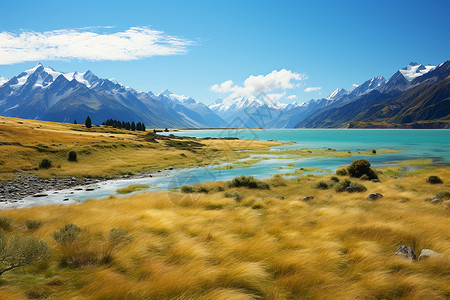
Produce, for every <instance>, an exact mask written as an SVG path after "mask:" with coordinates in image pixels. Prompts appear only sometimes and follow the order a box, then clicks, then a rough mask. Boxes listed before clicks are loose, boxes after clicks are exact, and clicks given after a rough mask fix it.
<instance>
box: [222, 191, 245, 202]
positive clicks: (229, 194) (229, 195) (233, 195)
mask: <svg viewBox="0 0 450 300" xmlns="http://www.w3.org/2000/svg"><path fill="white" fill-rule="evenodd" d="M224 196H225V198H234V200H236V202H240V201H241V200H242V199H244V195H242V194H241V193H239V192H226V193H225V195H224Z"/></svg>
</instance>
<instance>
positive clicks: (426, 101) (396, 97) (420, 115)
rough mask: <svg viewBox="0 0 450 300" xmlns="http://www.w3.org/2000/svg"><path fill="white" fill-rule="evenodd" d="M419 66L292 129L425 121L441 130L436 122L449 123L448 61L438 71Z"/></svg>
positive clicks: (449, 72)
mask: <svg viewBox="0 0 450 300" xmlns="http://www.w3.org/2000/svg"><path fill="white" fill-rule="evenodd" d="M420 66H422V65H418V64H416V63H411V64H409V65H408V66H406V67H405V68H403V69H401V70H399V71H397V72H396V73H394V75H392V77H391V78H390V79H389V80H388V81H387V82H386V83H385V84H381V85H379V86H378V87H377V88H376V89H373V90H372V91H370V92H369V93H365V94H363V95H362V96H359V97H356V98H355V99H354V100H353V101H352V102H350V103H347V104H345V105H343V106H340V107H332V108H330V109H326V110H320V111H316V112H315V113H313V114H311V115H309V116H308V117H307V118H304V119H303V120H301V121H300V122H299V123H297V124H296V126H295V127H348V124H352V125H351V126H350V127H355V126H356V125H355V124H359V125H360V126H364V127H367V126H365V125H364V123H370V124H372V125H373V124H376V123H377V122H378V123H383V124H384V125H383V127H386V126H387V125H386V124H392V126H395V127H402V126H401V125H400V124H407V123H408V124H409V123H417V122H421V121H427V122H428V124H432V123H433V124H436V125H435V126H438V127H439V128H441V127H442V126H443V125H442V124H440V123H439V122H438V121H442V120H450V77H449V76H450V61H446V62H445V63H442V64H440V65H439V66H437V67H434V66H433V67H431V66H429V67H428V68H427V67H420ZM403 71H404V72H403ZM405 73H406V75H404V74H405ZM418 74H420V75H418ZM405 76H407V77H405ZM358 122H359V123H358ZM373 126H375V125H373ZM417 126H419V125H417ZM403 127H407V126H406V125H405V126H403ZM444 127H445V126H444ZM415 128H422V127H415ZM423 128H429V127H426V126H424V127H423Z"/></svg>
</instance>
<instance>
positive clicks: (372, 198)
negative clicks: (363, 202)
mask: <svg viewBox="0 0 450 300" xmlns="http://www.w3.org/2000/svg"><path fill="white" fill-rule="evenodd" d="M380 198H383V195H381V194H380V193H372V194H370V195H369V196H368V197H367V200H369V201H375V200H377V199H380Z"/></svg>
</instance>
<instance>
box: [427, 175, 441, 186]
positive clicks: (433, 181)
mask: <svg viewBox="0 0 450 300" xmlns="http://www.w3.org/2000/svg"><path fill="white" fill-rule="evenodd" d="M427 182H428V183H431V184H440V183H443V182H442V179H441V178H439V177H438V176H429V177H428V178H427Z"/></svg>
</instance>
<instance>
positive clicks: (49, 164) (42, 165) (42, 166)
mask: <svg viewBox="0 0 450 300" xmlns="http://www.w3.org/2000/svg"><path fill="white" fill-rule="evenodd" d="M51 167H52V162H51V161H50V160H49V159H47V158H44V159H42V160H41V162H40V163H39V169H49V168H51Z"/></svg>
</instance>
